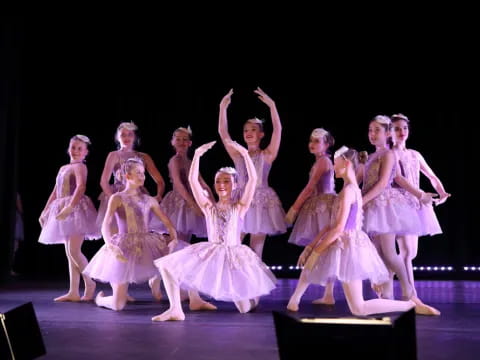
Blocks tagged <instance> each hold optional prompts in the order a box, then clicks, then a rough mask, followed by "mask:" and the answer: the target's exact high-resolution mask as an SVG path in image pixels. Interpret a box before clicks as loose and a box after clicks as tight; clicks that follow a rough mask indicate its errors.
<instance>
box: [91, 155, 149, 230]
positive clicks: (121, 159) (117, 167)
mask: <svg viewBox="0 0 480 360" xmlns="http://www.w3.org/2000/svg"><path fill="white" fill-rule="evenodd" d="M114 154H115V157H116V158H115V164H114V165H113V170H112V175H113V184H110V185H109V186H110V190H111V191H112V194H115V193H117V192H119V191H123V190H124V189H125V179H124V177H123V174H122V166H123V164H124V163H125V161H127V160H128V159H131V158H138V159H141V160H142V162H143V159H142V157H141V156H140V153H138V152H136V151H134V150H132V151H123V150H117V151H115V152H114ZM140 192H142V193H144V194H148V191H147V189H146V188H145V187H144V186H142V187H141V188H140ZM108 199H109V197H108V196H107V195H106V194H105V193H104V192H103V191H102V193H101V194H100V195H99V197H98V200H100V206H99V207H98V215H97V226H98V227H100V228H101V227H102V222H103V219H104V218H105V213H106V212H107V206H108ZM112 226H113V225H112Z"/></svg>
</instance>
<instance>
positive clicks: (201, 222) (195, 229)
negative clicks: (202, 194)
mask: <svg viewBox="0 0 480 360" xmlns="http://www.w3.org/2000/svg"><path fill="white" fill-rule="evenodd" d="M161 207H162V210H163V211H164V212H165V214H166V215H167V216H168V218H169V219H170V221H171V222H172V224H173V227H174V228H175V229H176V230H177V232H180V233H185V234H193V235H195V236H196V237H207V225H206V222H205V217H204V216H203V215H202V216H198V215H196V214H195V213H194V212H193V210H192V209H191V208H190V207H189V206H188V204H187V202H186V201H185V199H184V198H183V197H182V196H181V195H180V194H179V193H178V192H176V191H169V192H168V193H167V194H166V195H165V197H164V198H163V200H162V202H161ZM150 228H151V229H152V230H154V231H158V232H161V233H163V232H165V231H166V228H165V225H164V224H163V223H162V222H161V221H160V219H159V218H158V217H156V216H152V218H151V221H150Z"/></svg>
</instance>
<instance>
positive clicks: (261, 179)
mask: <svg viewBox="0 0 480 360" xmlns="http://www.w3.org/2000/svg"><path fill="white" fill-rule="evenodd" d="M250 157H251V159H252V162H253V165H255V170H256V172H257V186H256V187H257V188H258V187H268V175H269V174H270V169H271V167H272V165H271V164H269V163H268V162H266V161H265V155H264V154H263V151H259V152H257V153H255V154H253V155H251V156H250ZM233 162H234V164H235V169H236V170H237V172H238V186H239V187H240V188H243V187H245V184H246V183H247V180H248V173H247V168H246V166H245V161H244V160H243V158H242V157H241V156H238V157H236V158H234V159H233Z"/></svg>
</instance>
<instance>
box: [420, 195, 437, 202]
mask: <svg viewBox="0 0 480 360" xmlns="http://www.w3.org/2000/svg"><path fill="white" fill-rule="evenodd" d="M437 196H438V195H437V194H435V193H429V192H425V193H423V194H422V196H421V197H420V202H421V203H422V204H423V205H431V204H432V202H433V201H434V198H436V197H437Z"/></svg>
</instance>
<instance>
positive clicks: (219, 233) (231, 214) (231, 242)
mask: <svg viewBox="0 0 480 360" xmlns="http://www.w3.org/2000/svg"><path fill="white" fill-rule="evenodd" d="M206 222H207V231H208V241H210V242H214V243H220V244H225V245H228V246H235V245H240V244H241V240H240V232H241V230H242V220H241V219H240V214H239V211H238V205H237V204H232V205H228V206H226V207H221V206H220V205H218V204H215V205H212V206H210V207H208V208H207V211H206Z"/></svg>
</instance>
